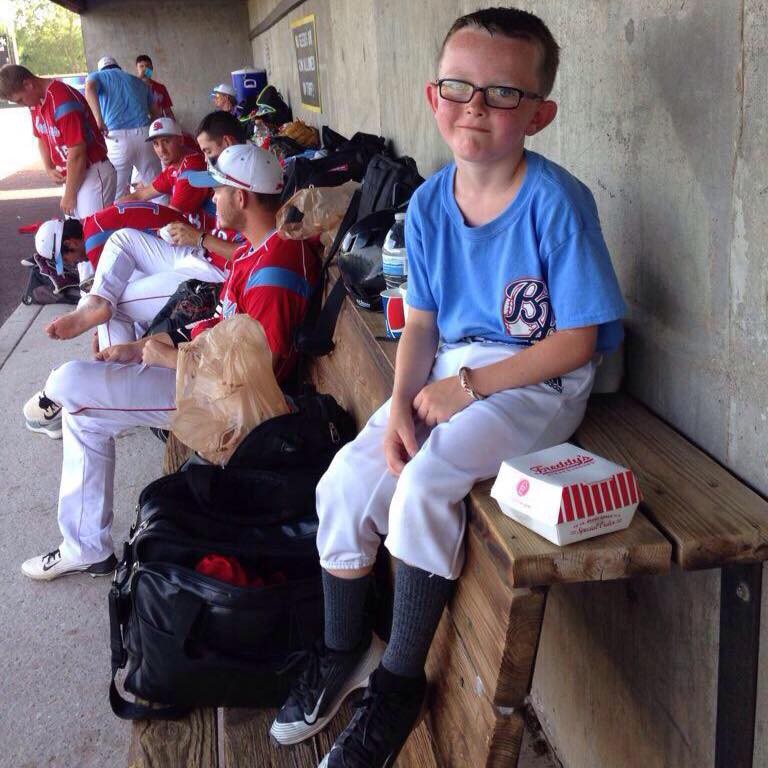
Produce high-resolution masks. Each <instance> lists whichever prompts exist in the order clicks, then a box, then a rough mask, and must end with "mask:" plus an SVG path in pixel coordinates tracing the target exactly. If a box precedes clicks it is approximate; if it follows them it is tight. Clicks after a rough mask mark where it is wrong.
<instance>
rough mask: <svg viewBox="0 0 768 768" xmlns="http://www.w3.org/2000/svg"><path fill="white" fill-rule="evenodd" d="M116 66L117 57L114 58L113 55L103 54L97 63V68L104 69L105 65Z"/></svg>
mask: <svg viewBox="0 0 768 768" xmlns="http://www.w3.org/2000/svg"><path fill="white" fill-rule="evenodd" d="M116 66H118V64H117V60H116V59H113V58H112V57H111V56H102V57H101V58H100V59H99V63H98V64H97V65H96V69H98V70H102V69H104V68H105V67H116Z"/></svg>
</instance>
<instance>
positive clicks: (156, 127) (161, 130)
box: [146, 117, 182, 141]
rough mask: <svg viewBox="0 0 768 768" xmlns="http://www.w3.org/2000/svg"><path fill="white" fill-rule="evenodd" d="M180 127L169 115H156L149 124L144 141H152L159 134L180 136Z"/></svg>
mask: <svg viewBox="0 0 768 768" xmlns="http://www.w3.org/2000/svg"><path fill="white" fill-rule="evenodd" d="M181 135H182V134H181V128H179V125H178V123H177V122H176V121H175V120H174V119H173V118H171V117H158V118H156V119H155V120H153V121H152V122H151V123H150V125H149V136H148V137H147V138H146V141H152V139H157V138H159V137H160V136H181Z"/></svg>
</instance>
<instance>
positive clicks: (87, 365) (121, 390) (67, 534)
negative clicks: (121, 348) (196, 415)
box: [45, 360, 176, 563]
mask: <svg viewBox="0 0 768 768" xmlns="http://www.w3.org/2000/svg"><path fill="white" fill-rule="evenodd" d="M45 393H46V395H48V396H49V397H50V398H52V399H53V400H54V401H55V402H57V403H60V404H61V405H62V407H63V411H62V417H63V418H62V422H63V427H62V433H63V434H62V437H63V460H62V467H61V486H60V489H59V511H58V521H59V529H60V530H61V535H62V537H63V542H62V544H61V550H62V556H64V557H70V558H72V559H74V560H76V561H78V562H82V563H96V562H99V561H101V560H104V559H105V558H107V557H109V555H111V554H112V552H113V544H112V535H111V527H112V518H113V506H112V505H113V495H114V479H115V438H116V437H117V436H118V435H120V434H121V433H122V432H125V431H126V430H127V429H129V428H131V427H134V426H149V427H160V428H167V427H168V424H169V421H170V417H171V414H172V412H173V411H174V410H175V408H176V371H172V370H170V369H168V368H155V367H149V368H142V367H141V366H139V365H123V364H119V363H100V362H95V361H79V360H77V361H72V362H69V363H65V364H64V365H62V366H60V367H59V368H56V369H55V370H54V371H53V372H52V373H51V375H50V376H49V377H48V381H47V382H46V384H45Z"/></svg>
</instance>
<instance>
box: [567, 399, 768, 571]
mask: <svg viewBox="0 0 768 768" xmlns="http://www.w3.org/2000/svg"><path fill="white" fill-rule="evenodd" d="M577 436H578V440H579V442H580V444H581V445H582V446H583V447H584V448H586V449H587V450H589V451H594V452H595V453H599V454H601V455H602V456H605V457H606V458H608V459H611V460H612V461H615V462H617V463H620V464H624V465H626V466H628V467H632V468H633V469H634V470H635V471H636V472H637V475H638V478H639V480H640V486H641V489H642V492H643V496H644V498H645V504H644V508H643V509H644V512H645V514H647V515H648V517H649V518H650V519H651V520H652V521H653V522H654V523H655V524H656V525H657V526H658V527H659V528H660V529H661V530H662V531H663V532H664V533H665V534H666V535H667V536H668V537H669V539H670V540H671V541H672V544H673V547H674V558H675V561H676V562H677V563H678V564H679V565H680V567H681V568H683V569H685V570H696V569H700V568H713V567H720V566H723V565H726V564H729V563H746V562H760V561H763V560H766V559H768V502H766V501H765V500H764V499H762V498H761V497H760V496H758V495H757V494H756V493H754V492H753V491H751V490H750V489H749V488H748V487H747V486H745V485H743V484H742V483H741V482H740V481H739V480H738V479H737V478H736V477H734V476H733V475H731V474H730V473H729V472H728V471H727V470H726V469H724V468H723V467H721V466H720V465H719V464H718V463H717V462H716V461H714V460H713V459H711V458H709V456H707V455H706V454H705V453H704V452H703V451H701V450H699V449H698V448H696V447H695V446H694V445H692V444H691V443H689V442H688V440H686V438H684V437H683V436H682V435H680V434H679V433H677V432H676V431H675V430H674V429H672V428H671V427H669V426H668V425H666V424H665V423H664V422H663V421H661V419H659V418H658V417H656V416H655V415H654V414H653V413H651V411H649V410H648V409H647V408H646V407H645V406H643V405H642V404H641V403H639V402H638V401H637V400H635V399H634V398H632V397H630V396H629V395H624V394H619V395H610V396H600V397H595V398H592V400H590V404H589V408H588V410H587V416H586V418H585V420H584V423H583V424H582V426H581V427H580V428H579V430H578V432H577Z"/></svg>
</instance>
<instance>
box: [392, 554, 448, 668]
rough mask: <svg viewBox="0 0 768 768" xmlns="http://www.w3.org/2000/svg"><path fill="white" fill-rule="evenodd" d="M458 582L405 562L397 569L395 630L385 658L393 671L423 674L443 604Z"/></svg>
mask: <svg viewBox="0 0 768 768" xmlns="http://www.w3.org/2000/svg"><path fill="white" fill-rule="evenodd" d="M455 584H456V582H455V581H451V580H450V579H444V578H443V577H442V576H436V575H435V574H433V573H427V571H422V570H421V569H420V568H414V567H413V566H411V565H406V564H405V563H399V564H398V566H397V571H396V572H395V604H394V607H393V609H392V634H391V636H390V638H389V644H388V645H387V650H386V651H385V652H384V657H383V658H382V660H381V663H382V665H383V666H384V668H385V669H387V670H388V671H389V672H393V673H394V674H396V675H401V676H403V677H420V676H421V675H423V673H424V663H425V662H426V660H427V652H428V651H429V646H430V645H431V643H432V638H433V637H434V635H435V631H436V630H437V625H438V623H439V622H440V617H441V616H442V614H443V608H445V605H446V603H447V602H448V600H449V599H450V597H451V595H452V594H453V588H454V586H455Z"/></svg>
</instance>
